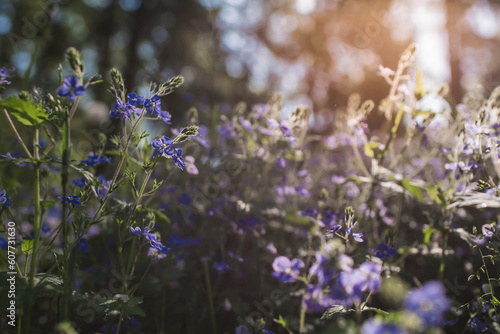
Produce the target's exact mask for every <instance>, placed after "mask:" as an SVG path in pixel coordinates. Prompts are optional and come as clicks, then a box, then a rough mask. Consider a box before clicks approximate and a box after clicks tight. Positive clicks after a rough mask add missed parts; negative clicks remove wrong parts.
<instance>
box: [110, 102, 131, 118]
mask: <svg viewBox="0 0 500 334" xmlns="http://www.w3.org/2000/svg"><path fill="white" fill-rule="evenodd" d="M132 113H135V107H134V106H133V105H131V104H130V103H123V102H122V101H121V100H120V99H118V98H117V99H116V103H115V105H114V106H113V109H111V111H110V112H109V115H110V116H111V117H115V118H121V119H129V118H130V117H132Z"/></svg>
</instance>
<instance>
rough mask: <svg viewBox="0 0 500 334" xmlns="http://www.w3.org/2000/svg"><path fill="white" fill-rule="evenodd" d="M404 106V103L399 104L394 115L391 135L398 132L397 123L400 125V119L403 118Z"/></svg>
mask: <svg viewBox="0 0 500 334" xmlns="http://www.w3.org/2000/svg"><path fill="white" fill-rule="evenodd" d="M404 106H405V104H404V102H403V103H401V106H400V107H399V110H398V113H397V114H396V118H395V119H394V125H393V126H392V129H391V132H392V134H395V133H396V131H398V127H399V123H401V119H402V118H403V114H404Z"/></svg>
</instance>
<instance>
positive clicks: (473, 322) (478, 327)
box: [469, 317, 490, 333]
mask: <svg viewBox="0 0 500 334" xmlns="http://www.w3.org/2000/svg"><path fill="white" fill-rule="evenodd" d="M469 329H470V330H471V331H472V332H473V333H484V332H486V331H488V330H489V329H490V327H489V326H488V325H487V324H485V323H484V322H481V321H479V319H478V318H477V317H472V318H470V320H469Z"/></svg>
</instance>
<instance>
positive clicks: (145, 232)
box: [129, 226, 170, 256]
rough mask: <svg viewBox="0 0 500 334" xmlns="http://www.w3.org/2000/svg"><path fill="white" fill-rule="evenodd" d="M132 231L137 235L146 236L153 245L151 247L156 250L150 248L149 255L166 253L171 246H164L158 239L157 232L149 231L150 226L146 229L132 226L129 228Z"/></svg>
mask: <svg viewBox="0 0 500 334" xmlns="http://www.w3.org/2000/svg"><path fill="white" fill-rule="evenodd" d="M129 230H130V233H132V234H134V235H137V236H144V237H145V238H146V239H147V240H148V241H149V244H150V245H151V248H153V249H154V250H150V252H149V253H151V254H149V253H148V255H149V256H151V255H157V254H166V253H167V252H168V251H169V250H170V248H168V247H167V246H164V245H163V244H162V243H161V241H160V240H158V237H157V236H156V234H155V233H149V227H145V228H144V229H141V228H140V227H138V226H137V227H135V228H134V227H132V226H131V227H130V228H129Z"/></svg>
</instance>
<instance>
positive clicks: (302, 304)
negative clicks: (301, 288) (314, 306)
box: [299, 296, 306, 334]
mask: <svg viewBox="0 0 500 334" xmlns="http://www.w3.org/2000/svg"><path fill="white" fill-rule="evenodd" d="M305 323H306V300H305V296H303V297H302V301H301V302H300V325H299V333H300V334H302V333H304V326H305Z"/></svg>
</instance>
